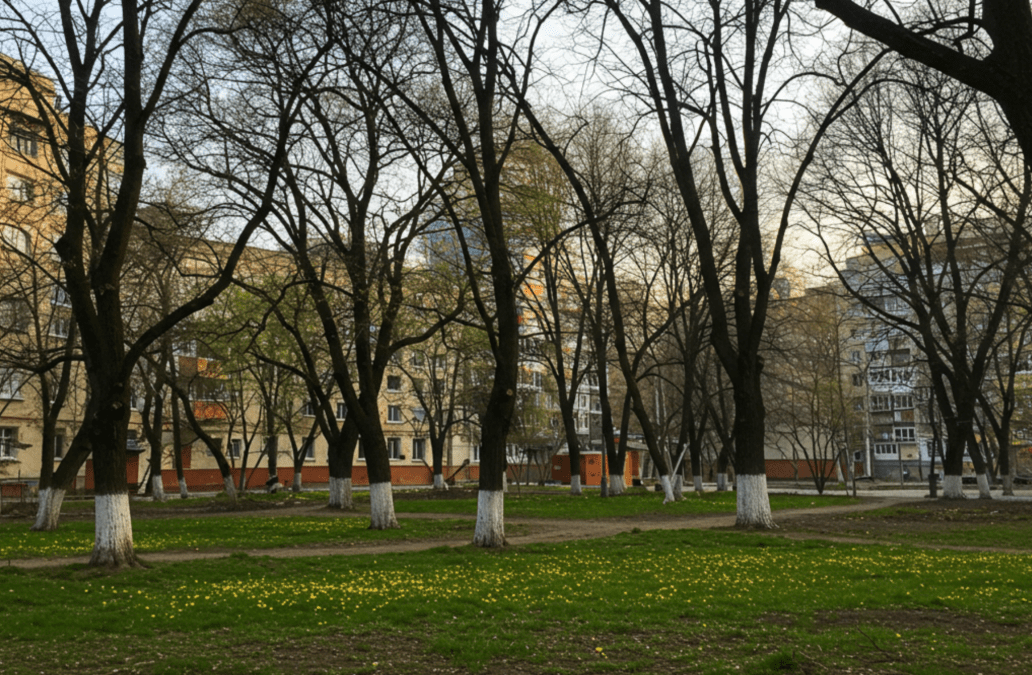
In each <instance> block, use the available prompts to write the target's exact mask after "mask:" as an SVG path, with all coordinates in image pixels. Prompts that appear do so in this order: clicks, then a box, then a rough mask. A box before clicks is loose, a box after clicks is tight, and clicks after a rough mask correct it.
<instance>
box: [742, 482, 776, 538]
mask: <svg viewBox="0 0 1032 675" xmlns="http://www.w3.org/2000/svg"><path fill="white" fill-rule="evenodd" d="M735 481H736V483H735V484H736V487H737V489H738V502H737V503H738V518H737V519H736V520H735V526H736V527H752V528H757V529H771V528H774V527H777V526H776V525H775V524H774V518H773V517H772V516H771V514H770V499H769V498H768V496H767V476H766V474H753V473H740V474H738V475H737V476H736V477H735Z"/></svg>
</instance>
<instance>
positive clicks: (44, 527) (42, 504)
mask: <svg viewBox="0 0 1032 675" xmlns="http://www.w3.org/2000/svg"><path fill="white" fill-rule="evenodd" d="M64 496H65V491H64V490H62V489H61V488H44V489H43V490H40V491H39V506H38V508H37V509H36V522H35V523H34V524H33V525H32V529H33V530H34V531H36V532H50V531H52V530H56V529H57V523H58V520H59V518H60V516H61V504H62V503H63V502H64Z"/></svg>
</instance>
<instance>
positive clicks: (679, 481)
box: [674, 474, 684, 501]
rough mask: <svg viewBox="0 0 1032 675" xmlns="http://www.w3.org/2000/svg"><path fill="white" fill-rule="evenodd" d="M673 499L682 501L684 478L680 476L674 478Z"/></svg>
mask: <svg viewBox="0 0 1032 675" xmlns="http://www.w3.org/2000/svg"><path fill="white" fill-rule="evenodd" d="M674 499H675V500H676V501H681V500H682V499H684V476H682V475H681V474H677V475H676V476H674Z"/></svg>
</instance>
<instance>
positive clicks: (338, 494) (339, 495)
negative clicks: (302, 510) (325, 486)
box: [327, 476, 344, 509]
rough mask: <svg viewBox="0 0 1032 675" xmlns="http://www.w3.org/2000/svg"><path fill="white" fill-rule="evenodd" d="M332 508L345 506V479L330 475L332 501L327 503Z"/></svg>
mask: <svg viewBox="0 0 1032 675" xmlns="http://www.w3.org/2000/svg"><path fill="white" fill-rule="evenodd" d="M327 506H329V507H330V508H331V509H342V508H344V479H343V478H334V477H333V476H330V501H329V504H327Z"/></svg>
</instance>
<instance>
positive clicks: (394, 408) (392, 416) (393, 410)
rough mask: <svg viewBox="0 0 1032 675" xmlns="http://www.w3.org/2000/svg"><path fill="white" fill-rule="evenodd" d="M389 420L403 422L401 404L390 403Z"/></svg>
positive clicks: (395, 422) (388, 409)
mask: <svg viewBox="0 0 1032 675" xmlns="http://www.w3.org/2000/svg"><path fill="white" fill-rule="evenodd" d="M387 421H388V422H391V423H393V424H397V423H400V422H401V406H400V405H389V406H387Z"/></svg>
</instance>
